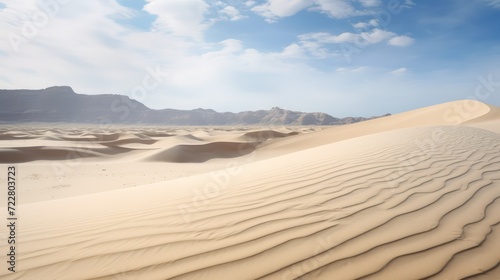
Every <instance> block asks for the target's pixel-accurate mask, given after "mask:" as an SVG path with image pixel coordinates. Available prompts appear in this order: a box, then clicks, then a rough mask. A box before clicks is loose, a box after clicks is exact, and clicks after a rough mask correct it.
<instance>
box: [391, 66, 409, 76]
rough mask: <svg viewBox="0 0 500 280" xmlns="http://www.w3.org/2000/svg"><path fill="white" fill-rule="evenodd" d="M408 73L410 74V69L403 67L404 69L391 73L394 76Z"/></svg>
mask: <svg viewBox="0 0 500 280" xmlns="http://www.w3.org/2000/svg"><path fill="white" fill-rule="evenodd" d="M406 72H408V69H407V68H405V67H402V68H399V69H396V70H394V71H391V74H394V75H403V74H405V73H406Z"/></svg>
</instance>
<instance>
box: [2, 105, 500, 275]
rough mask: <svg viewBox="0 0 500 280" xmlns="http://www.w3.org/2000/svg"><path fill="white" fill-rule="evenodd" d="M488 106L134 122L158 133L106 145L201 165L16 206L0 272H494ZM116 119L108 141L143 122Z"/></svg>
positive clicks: (494, 180) (495, 171) (161, 162)
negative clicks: (12, 258)
mask: <svg viewBox="0 0 500 280" xmlns="http://www.w3.org/2000/svg"><path fill="white" fill-rule="evenodd" d="M457 106H458V107H457ZM460 106H461V107H462V108H466V107H465V106H468V108H469V109H470V108H474V110H466V111H453V110H458V109H453V108H459V107H460ZM449 110H452V111H449ZM498 112H499V110H498V108H495V107H491V106H488V105H485V104H482V103H478V102H472V101H460V102H454V103H448V104H442V105H438V106H433V107H429V108H424V109H421V110H416V111H413V112H408V113H403V114H400V115H395V116H392V117H389V118H387V119H386V120H384V119H377V120H373V121H370V122H366V123H359V124H354V125H349V126H345V127H333V128H329V129H324V130H320V131H314V129H313V131H307V130H308V129H309V128H295V130H296V132H299V134H298V135H293V134H296V133H292V134H290V132H293V131H289V130H287V129H284V128H280V129H272V131H274V132H271V133H265V132H266V131H268V129H253V130H251V131H248V130H231V129H227V131H225V130H203V129H202V130H200V131H199V132H196V131H182V130H176V131H173V130H174V129H172V131H165V132H164V133H165V134H169V135H168V136H164V135H162V134H159V136H152V135H151V134H147V132H144V133H141V134H144V135H147V136H148V137H150V139H152V140H155V142H154V143H147V142H140V141H139V142H136V143H132V144H133V145H135V146H137V148H136V149H134V150H131V151H129V152H126V153H122V154H116V155H115V156H116V157H117V158H119V159H122V160H125V163H124V165H130V166H134V167H138V166H140V165H147V166H148V168H149V173H148V174H151V173H152V172H153V170H155V171H159V172H161V170H164V171H163V172H165V171H166V169H169V168H177V167H178V168H183V166H184V168H194V169H196V168H198V167H199V168H200V169H198V171H199V172H194V173H193V174H190V175H191V176H188V177H183V178H169V179H168V180H167V179H160V180H158V181H154V182H151V181H149V182H150V183H149V184H148V183H143V184H142V185H137V186H135V187H133V188H121V189H115V190H112V191H107V192H97V191H96V192H94V193H87V194H85V195H81V194H78V195H73V196H67V197H65V198H63V199H57V200H44V201H41V200H38V201H33V202H31V203H23V204H21V206H20V209H22V216H20V224H21V223H22V226H21V230H20V233H19V243H20V244H21V245H20V246H19V249H18V257H19V258H18V272H16V273H15V274H11V273H8V272H7V271H6V270H0V279H297V278H300V279H500V251H499V250H498V248H500V152H499V151H500V135H499V134H498V131H497V130H496V128H498V127H499V126H500V114H498ZM454 113H456V114H454ZM466 113H467V114H466ZM444 115H446V116H448V117H450V118H452V119H453V118H454V117H456V118H454V120H455V121H454V122H450V118H448V117H443V116H444ZM459 116H460V122H459V123H456V122H458V117H459ZM488 128H491V129H488ZM155 129H156V128H155ZM131 130H133V129H131ZM60 132H62V131H60ZM156 132H158V131H157V130H156ZM259 132H260V134H261V135H262V134H266V135H273V137H270V138H269V137H268V138H265V137H261V136H259ZM113 133H114V132H113ZM116 133H119V134H120V133H122V134H120V136H119V138H118V139H111V140H108V141H115V142H114V143H115V144H116V146H113V145H110V146H107V147H106V148H118V147H120V145H121V144H124V145H128V144H127V143H120V142H119V141H120V139H121V138H123V139H132V138H127V137H129V136H130V134H131V133H132V134H133V133H140V132H138V131H128V132H127V133H125V132H116ZM170 134H173V135H177V136H172V135H170ZM187 134H190V135H193V136H194V137H196V139H195V140H193V139H191V140H189V141H190V142H189V143H187V144H180V143H182V137H183V135H187ZM41 135H42V134H41ZM125 135H129V136H125ZM281 136H287V137H281ZM111 138H112V137H111ZM189 138H190V137H189V136H188V137H187V139H189ZM221 139H226V140H227V141H225V142H224V141H221ZM238 139H239V141H240V142H238V141H237V140H238ZM243 139H246V141H248V142H241V141H242V140H243ZM252 139H253V141H254V142H252ZM265 139H267V140H265ZM264 140H265V141H264ZM16 141H17V140H5V142H6V143H1V142H0V145H1V146H0V147H3V149H7V148H8V145H7V144H8V143H10V144H11V146H16ZM23 141H24V140H23ZM26 141H28V142H27V144H29V143H30V142H29V141H34V140H30V139H27V140H26ZM116 141H118V142H116ZM261 141H262V142H261ZM54 142H55V141H54ZM60 142H61V141H60ZM64 143H66V142H64V141H63V142H61V143H60V144H64ZM66 144H67V143H66ZM66 144H65V145H66ZM242 144H244V145H249V147H252V148H251V149H250V150H249V151H248V153H246V154H245V153H241V145H242ZM96 145H98V146H99V147H104V145H103V144H102V143H98V144H96ZM18 146H21V145H18ZM135 146H134V147H135ZM140 146H145V147H147V149H140V148H139V147H140ZM75 147H76V146H75ZM86 148H88V149H89V150H90V146H89V147H86ZM23 150H26V149H23ZM272 151H274V153H273V152H272ZM0 155H1V153H0ZM102 158H103V156H94V157H89V158H87V159H84V163H83V166H87V164H88V166H90V165H95V164H96V162H99V161H102V160H103V159H102ZM179 159H182V160H185V161H187V163H179V161H182V160H179ZM229 160H230V161H231V162H232V163H233V164H231V165H224V164H226V163H227V162H228V161H229ZM117 162H118V160H116V159H115V161H113V160H112V159H110V160H109V162H108V163H106V164H107V165H102V166H108V167H107V168H108V169H109V170H110V172H117V170H118V169H116V170H115V169H113V168H114V167H113V166H116V165H118V163H117ZM30 164H31V163H24V164H19V165H18V168H19V170H20V173H21V172H22V170H23V169H29V168H30V167H29V166H30ZM201 166H203V168H206V169H205V171H202V170H203V168H201ZM156 167H158V169H155V168H156ZM85 168H87V167H85ZM85 168H84V169H85ZM99 168H101V167H99ZM135 176H136V175H135ZM123 178H132V177H127V176H126V175H123ZM26 180H27V178H26ZM122 180H125V179H122ZM144 180H146V179H144ZM20 182H21V183H22V182H23V181H20ZM89 183H90V182H89ZM94 183H95V182H94ZM20 197H21V198H22V196H20ZM0 210H1V211H4V210H5V208H2V209H0ZM0 250H4V251H5V250H6V249H5V246H2V247H0ZM0 261H2V262H5V257H1V258H0Z"/></svg>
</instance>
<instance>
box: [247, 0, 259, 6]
mask: <svg viewBox="0 0 500 280" xmlns="http://www.w3.org/2000/svg"><path fill="white" fill-rule="evenodd" d="M255 3H257V2H255V1H251V0H249V1H246V2H245V6H247V7H252V6H253V5H255Z"/></svg>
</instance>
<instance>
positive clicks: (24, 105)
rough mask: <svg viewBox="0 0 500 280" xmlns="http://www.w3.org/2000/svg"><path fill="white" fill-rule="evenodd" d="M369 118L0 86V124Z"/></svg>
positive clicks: (339, 121) (285, 122)
mask: <svg viewBox="0 0 500 280" xmlns="http://www.w3.org/2000/svg"><path fill="white" fill-rule="evenodd" d="M387 115H389V114H387ZM387 115H384V116H387ZM372 118H377V117H372ZM372 118H363V117H347V118H335V117H332V116H330V115H328V114H326V113H304V112H298V111H290V110H285V109H281V108H278V107H274V108H272V109H271V110H258V111H244V112H239V113H231V112H223V113H220V112H216V111H214V110H211V109H201V108H199V109H194V110H176V109H162V110H154V109H150V108H148V107H146V106H145V105H144V104H142V103H140V102H138V101H136V100H134V99H131V98H129V97H128V96H125V95H117V94H99V95H87V94H77V93H75V92H74V91H73V89H72V88H71V87H69V86H55V87H49V88H46V89H40V90H27V89H17V90H0V122H66V123H116V124H158V125H343V124H349V123H355V122H360V121H364V120H368V119H372Z"/></svg>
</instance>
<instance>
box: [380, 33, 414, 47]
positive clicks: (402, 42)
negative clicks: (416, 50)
mask: <svg viewBox="0 0 500 280" xmlns="http://www.w3.org/2000/svg"><path fill="white" fill-rule="evenodd" d="M414 42H415V39H413V38H411V37H408V36H405V35H401V36H396V37H394V38H392V39H390V40H389V41H388V42H387V43H388V44H389V45H391V46H398V47H405V46H409V45H411V44H413V43H414Z"/></svg>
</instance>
